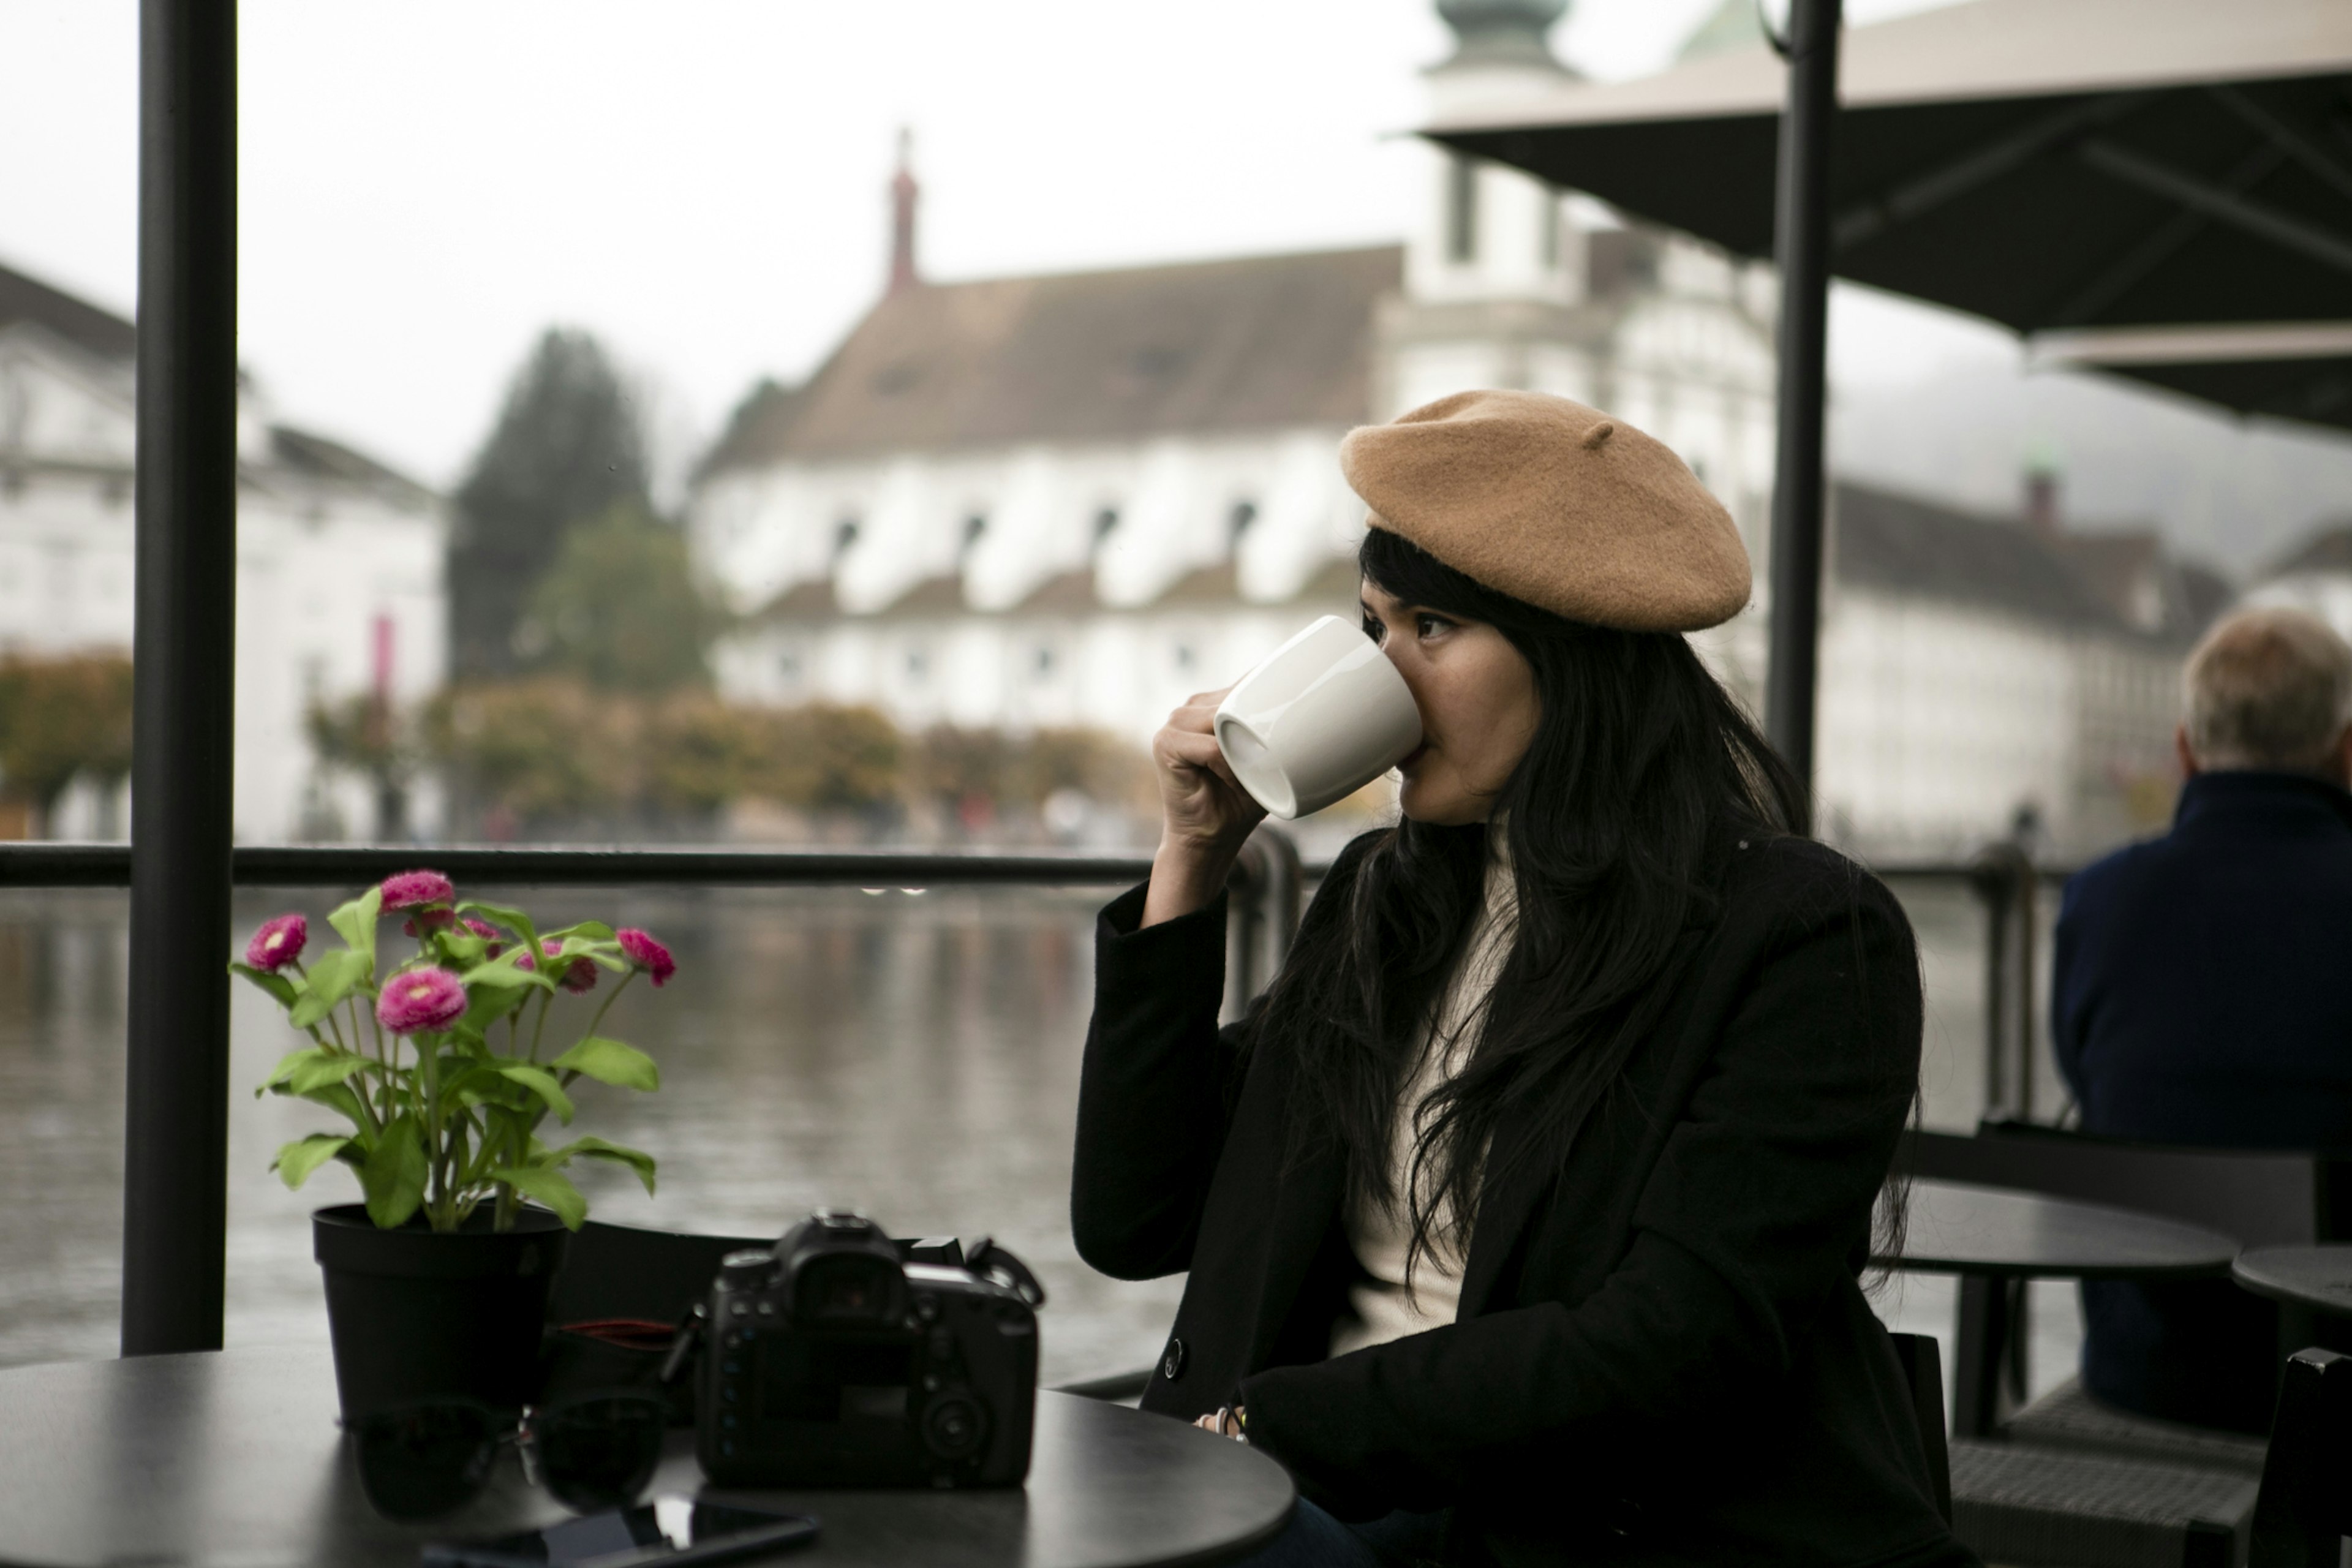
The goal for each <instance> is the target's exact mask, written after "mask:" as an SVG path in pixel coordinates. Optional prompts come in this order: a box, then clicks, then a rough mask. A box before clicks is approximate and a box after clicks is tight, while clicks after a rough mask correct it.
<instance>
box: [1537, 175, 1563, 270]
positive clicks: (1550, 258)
mask: <svg viewBox="0 0 2352 1568" xmlns="http://www.w3.org/2000/svg"><path fill="white" fill-rule="evenodd" d="M1538 221H1539V222H1540V224H1541V226H1542V228H1543V234H1542V237H1541V238H1540V239H1539V240H1538V244H1539V245H1540V246H1541V247H1542V255H1541V259H1542V262H1543V268H1544V270H1545V271H1547V272H1557V271H1558V270H1559V227H1560V225H1561V224H1562V223H1563V222H1564V221H1566V220H1565V219H1564V217H1563V216H1562V215H1561V212H1560V205H1559V192H1558V191H1551V190H1548V191H1546V192H1544V194H1543V212H1542V214H1541V215H1540V217H1539V219H1538Z"/></svg>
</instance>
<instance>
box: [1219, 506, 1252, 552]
mask: <svg viewBox="0 0 2352 1568" xmlns="http://www.w3.org/2000/svg"><path fill="white" fill-rule="evenodd" d="M1255 521H1257V502H1255V501H1254V500H1237V501H1235V502H1234V510H1232V511H1231V512H1229V513H1227V514H1226V517H1225V542H1226V543H1227V544H1229V545H1237V544H1239V543H1240V542H1242V535H1243V534H1244V533H1247V532H1248V531H1249V528H1250V524H1251V523H1254V522H1255Z"/></svg>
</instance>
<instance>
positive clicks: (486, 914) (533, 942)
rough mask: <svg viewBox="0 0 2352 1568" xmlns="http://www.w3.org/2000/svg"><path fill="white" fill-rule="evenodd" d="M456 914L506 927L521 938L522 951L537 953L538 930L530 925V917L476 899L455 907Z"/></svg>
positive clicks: (499, 905)
mask: <svg viewBox="0 0 2352 1568" xmlns="http://www.w3.org/2000/svg"><path fill="white" fill-rule="evenodd" d="M457 912H458V913H459V914H461V915H479V916H481V917H482V918H483V919H484V920H486V921H489V922H490V923H491V924H492V925H501V926H504V927H506V928H507V930H509V931H512V932H514V933H515V934H516V935H517V936H520V938H522V950H523V951H524V952H538V951H539V930H538V928H537V927H535V926H533V925H532V924H531V923H530V916H529V915H527V914H525V913H523V912H522V911H521V910H510V909H509V908H507V907H506V906H505V905H504V904H486V903H483V902H482V901H481V900H478V899H467V900H465V901H464V902H463V903H461V904H459V905H458V906H457Z"/></svg>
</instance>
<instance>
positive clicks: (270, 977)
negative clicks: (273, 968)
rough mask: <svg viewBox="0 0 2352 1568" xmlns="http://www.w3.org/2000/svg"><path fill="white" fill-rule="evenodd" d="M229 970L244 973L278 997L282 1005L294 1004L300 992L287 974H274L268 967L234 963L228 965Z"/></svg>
mask: <svg viewBox="0 0 2352 1568" xmlns="http://www.w3.org/2000/svg"><path fill="white" fill-rule="evenodd" d="M228 972H229V973H231V974H242V975H244V976H245V977H246V978H247V980H250V981H252V982H253V983H254V984H256V985H258V986H260V987H261V988H262V989H263V990H264V991H267V992H268V993H269V994H270V995H271V996H273V997H275V998H277V1001H278V1005H279V1006H280V1007H291V1006H292V1005H294V998H295V996H296V995H297V994H299V993H298V992H297V991H296V990H295V987H294V983H293V982H292V981H291V980H289V979H287V978H286V976H284V975H282V974H272V973H269V971H268V970H266V969H256V968H254V967H253V965H251V964H250V963H232V964H230V965H229V966H228Z"/></svg>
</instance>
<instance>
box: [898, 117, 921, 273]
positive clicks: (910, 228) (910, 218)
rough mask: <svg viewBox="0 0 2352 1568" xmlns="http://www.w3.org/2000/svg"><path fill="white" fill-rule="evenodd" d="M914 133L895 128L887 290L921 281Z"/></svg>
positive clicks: (918, 195) (919, 190) (919, 194)
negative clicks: (918, 273)
mask: <svg viewBox="0 0 2352 1568" xmlns="http://www.w3.org/2000/svg"><path fill="white" fill-rule="evenodd" d="M914 148H915V134H914V132H911V131H908V130H905V129H903V128H902V129H901V130H900V131H899V132H898V173H897V174H893V175H892V176H891V177H890V292H891V293H893V294H897V293H899V292H901V291H903V290H905V289H912V288H914V287H915V286H916V285H917V284H919V283H920V282H921V281H922V279H920V278H919V277H918V276H916V273H915V203H916V201H917V199H918V198H919V197H920V196H921V195H922V187H920V186H919V185H918V184H915V172H914V170H913V169H911V168H909V167H908V163H909V162H910V161H911V160H912V158H913V155H914Z"/></svg>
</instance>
